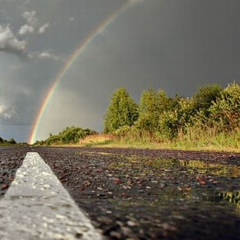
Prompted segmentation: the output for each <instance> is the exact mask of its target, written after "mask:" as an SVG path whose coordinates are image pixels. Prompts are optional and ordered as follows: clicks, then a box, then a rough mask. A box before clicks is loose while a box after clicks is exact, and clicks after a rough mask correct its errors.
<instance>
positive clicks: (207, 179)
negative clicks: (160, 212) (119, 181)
mask: <svg viewBox="0 0 240 240" xmlns="http://www.w3.org/2000/svg"><path fill="white" fill-rule="evenodd" d="M133 166H134V167H133ZM124 167H129V168H133V169H138V170H139V172H141V171H143V172H145V176H151V177H153V178H154V179H155V180H157V181H156V182H157V185H159V184H160V185H162V188H161V189H158V188H156V195H155V196H156V197H157V198H158V202H159V201H161V202H162V204H163V203H164V202H166V203H167V204H169V203H170V202H176V201H182V202H186V201H189V200H190V201H201V202H202V204H203V202H206V201H207V202H209V201H210V202H215V203H217V204H219V203H220V202H221V203H222V202H225V203H226V202H228V203H230V205H231V206H234V207H235V208H236V209H237V210H238V211H239V212H240V166H235V165H227V164H224V163H223V164H221V163H208V162H206V161H200V160H177V159H149V158H139V157H137V156H132V157H129V158H128V159H127V163H119V164H117V165H115V168H117V169H119V170H120V169H122V168H124ZM139 172H138V173H139ZM156 187H157V186H156Z"/></svg>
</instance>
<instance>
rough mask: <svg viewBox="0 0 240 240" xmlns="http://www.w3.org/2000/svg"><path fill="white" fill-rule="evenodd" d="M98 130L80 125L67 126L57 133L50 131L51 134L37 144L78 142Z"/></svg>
mask: <svg viewBox="0 0 240 240" xmlns="http://www.w3.org/2000/svg"><path fill="white" fill-rule="evenodd" d="M96 134H97V132H96V131H94V130H91V129H88V128H87V129H83V128H80V127H74V126H72V127H67V128H66V129H64V130H63V131H61V132H59V133H58V134H57V135H53V134H51V133H50V136H49V137H48V138H47V139H46V140H44V141H37V142H36V143H35V145H62V144H76V143H78V142H79V141H80V139H84V138H85V137H87V136H89V135H96Z"/></svg>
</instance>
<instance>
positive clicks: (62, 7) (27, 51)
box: [0, 0, 240, 143]
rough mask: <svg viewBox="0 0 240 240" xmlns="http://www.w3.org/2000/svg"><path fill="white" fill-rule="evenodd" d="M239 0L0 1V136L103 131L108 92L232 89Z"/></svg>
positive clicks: (22, 138) (237, 63)
mask: <svg viewBox="0 0 240 240" xmlns="http://www.w3.org/2000/svg"><path fill="white" fill-rule="evenodd" d="M239 12H240V1H239V0H91V1H90V0H68V1H66V0H41V1H39V0H0V136H1V137H2V138H4V139H10V138H14V139H15V140H16V141H18V142H31V143H33V142H34V141H36V140H43V139H46V138H47V137H48V136H49V134H50V133H51V134H58V133H59V132H60V131H62V130H63V129H64V128H66V127H69V126H78V127H82V128H90V129H93V130H96V131H98V132H102V131H103V128H104V127H103V126H104V115H105V113H106V111H107V108H108V106H109V104H110V100H111V97H112V95H113V93H114V92H115V91H116V89H118V88H121V87H123V88H126V89H127V91H128V92H129V94H130V95H131V97H133V98H134V99H135V100H136V102H139V100H140V97H141V94H142V93H143V91H144V90H148V89H155V90H159V89H163V90H165V91H166V92H167V93H168V94H169V95H170V96H175V95H176V94H178V95H182V96H185V97H191V96H192V95H193V94H194V93H196V91H197V90H198V89H199V88H200V87H202V86H205V85H209V84H218V85H220V86H222V87H226V86H227V85H228V84H231V83H233V82H236V83H239V82H240V47H239V43H240V14H239Z"/></svg>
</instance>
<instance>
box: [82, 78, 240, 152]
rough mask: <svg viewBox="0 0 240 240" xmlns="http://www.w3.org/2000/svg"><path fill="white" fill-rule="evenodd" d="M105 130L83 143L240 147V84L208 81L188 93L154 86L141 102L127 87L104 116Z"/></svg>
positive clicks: (154, 146)
mask: <svg viewBox="0 0 240 240" xmlns="http://www.w3.org/2000/svg"><path fill="white" fill-rule="evenodd" d="M104 133H105V134H107V135H106V136H107V137H106V139H105V140H103V141H102V142H99V141H96V142H94V139H93V137H91V139H90V141H87V139H85V141H83V143H85V144H88V145H99V144H101V145H103V144H106V145H108V146H117V147H119V146H122V147H143V148H174V149H196V150H201V149H205V150H230V151H233V150H234V151H240V86H239V84H236V83H233V84H230V85H228V86H227V87H226V88H221V87H220V86H218V85H208V86H204V87H201V88H200V89H199V90H198V91H197V92H196V94H195V95H193V96H192V97H188V98H185V97H182V96H175V97H174V98H172V97H169V96H168V94H167V93H166V92H165V91H163V90H160V91H158V92H157V91H155V90H152V89H151V90H147V91H145V92H143V94H142V96H141V99H140V102H139V104H137V103H136V102H135V101H134V100H133V98H131V96H130V95H129V93H128V92H127V90H126V89H123V88H121V89H118V90H117V91H116V92H115V93H114V94H113V97H112V99H111V103H110V106H109V108H108V110H107V113H106V115H105V123H104ZM109 136H111V137H109ZM98 139H99V137H98ZM102 139H104V135H103V136H102Z"/></svg>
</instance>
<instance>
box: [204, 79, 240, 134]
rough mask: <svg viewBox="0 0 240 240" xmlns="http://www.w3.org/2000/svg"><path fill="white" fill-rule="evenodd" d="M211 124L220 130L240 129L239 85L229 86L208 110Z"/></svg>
mask: <svg viewBox="0 0 240 240" xmlns="http://www.w3.org/2000/svg"><path fill="white" fill-rule="evenodd" d="M209 112H210V116H211V118H210V119H211V120H209V121H211V123H212V124H213V125H215V126H217V127H218V128H219V129H220V130H224V131H228V130H235V129H237V128H239V127H240V85H239V84H235V83H233V84H231V85H229V86H228V87H226V88H225V89H224V90H223V91H222V92H221V94H220V97H219V98H218V99H217V100H216V102H214V103H213V105H212V106H211V107H210V109H209Z"/></svg>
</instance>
